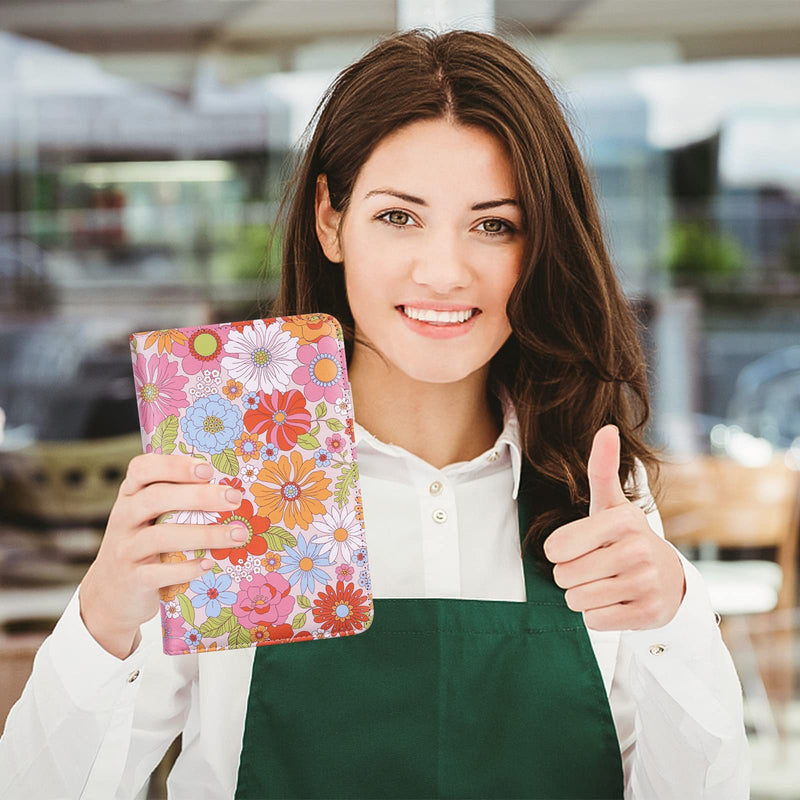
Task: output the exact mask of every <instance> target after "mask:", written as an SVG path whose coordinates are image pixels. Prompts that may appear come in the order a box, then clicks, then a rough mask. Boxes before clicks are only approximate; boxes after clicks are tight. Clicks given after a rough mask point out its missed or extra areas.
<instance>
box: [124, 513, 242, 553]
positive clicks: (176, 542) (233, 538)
mask: <svg viewBox="0 0 800 800" xmlns="http://www.w3.org/2000/svg"><path fill="white" fill-rule="evenodd" d="M249 535H250V531H249V530H248V529H247V528H246V527H245V526H244V525H243V524H242V523H240V522H237V523H234V524H232V525H213V524H209V525H188V524H182V525H173V524H172V523H163V524H160V525H149V526H147V527H146V528H142V529H141V530H139V531H138V532H137V534H136V536H135V537H134V539H133V545H132V547H131V551H130V553H131V559H132V560H133V561H147V560H148V559H151V558H152V557H153V556H155V555H159V554H161V553H173V552H176V551H178V550H212V549H213V550H222V549H223V548H228V547H241V546H242V543H243V542H245V541H247V539H248V537H249Z"/></svg>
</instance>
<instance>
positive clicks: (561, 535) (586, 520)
mask: <svg viewBox="0 0 800 800" xmlns="http://www.w3.org/2000/svg"><path fill="white" fill-rule="evenodd" d="M606 512H607V513H605V514H596V515H595V516H594V517H583V518H582V519H576V520H573V521H572V522H568V523H567V524H566V525H562V526H561V527H559V528H556V529H555V530H554V531H553V532H552V533H551V534H550V535H549V536H548V537H547V539H545V542H544V554H545V556H547V558H548V559H549V560H550V561H552V562H553V563H554V564H561V563H563V562H565V561H573V560H574V559H576V558H580V557H581V556H584V555H586V554H587V553H591V552H592V551H594V550H597V549H598V548H602V547H609V546H610V545H612V544H613V543H614V542H617V541H619V540H620V539H621V538H622V537H623V536H625V534H627V533H629V532H630V531H632V530H636V529H638V528H639V527H640V525H641V521H640V519H639V518H640V517H641V516H642V514H643V512H642V510H641V509H640V508H639V507H638V506H635V505H634V504H633V503H627V504H626V505H624V506H617V507H616V508H610V509H607V510H606Z"/></svg>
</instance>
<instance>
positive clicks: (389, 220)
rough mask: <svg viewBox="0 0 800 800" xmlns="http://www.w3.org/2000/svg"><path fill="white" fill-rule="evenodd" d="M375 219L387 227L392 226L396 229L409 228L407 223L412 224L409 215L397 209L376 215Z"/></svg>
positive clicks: (412, 221)
mask: <svg viewBox="0 0 800 800" xmlns="http://www.w3.org/2000/svg"><path fill="white" fill-rule="evenodd" d="M376 219H379V220H381V222H385V223H386V224H387V225H394V226H395V227H396V228H408V227H411V226H410V225H409V223H414V220H413V219H412V217H411V215H410V214H408V213H407V212H405V211H400V210H399V209H397V208H393V209H391V210H390V211H384V212H383V213H382V214H378V216H377V217H376Z"/></svg>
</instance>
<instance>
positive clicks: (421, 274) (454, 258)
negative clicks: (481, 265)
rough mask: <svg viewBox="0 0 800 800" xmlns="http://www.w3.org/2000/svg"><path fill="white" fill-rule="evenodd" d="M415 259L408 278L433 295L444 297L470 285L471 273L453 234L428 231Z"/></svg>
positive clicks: (456, 236)
mask: <svg viewBox="0 0 800 800" xmlns="http://www.w3.org/2000/svg"><path fill="white" fill-rule="evenodd" d="M426 239H427V241H426V242H425V244H424V246H423V247H422V249H421V250H420V251H419V252H418V253H417V255H416V256H415V257H414V259H413V262H412V267H411V279H412V280H413V281H414V283H417V284H419V285H420V286H426V287H428V288H429V289H430V290H431V291H432V292H434V293H435V294H440V295H447V294H450V293H452V292H453V291H454V290H455V289H463V288H466V287H467V286H469V285H470V284H471V283H472V277H473V276H472V270H471V268H470V266H469V263H468V260H467V258H466V256H465V253H464V252H463V250H462V248H461V246H460V243H459V239H458V235H457V234H456V233H455V232H449V231H439V232H433V231H431V232H429V234H428V236H427V237H426Z"/></svg>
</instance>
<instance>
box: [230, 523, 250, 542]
mask: <svg viewBox="0 0 800 800" xmlns="http://www.w3.org/2000/svg"><path fill="white" fill-rule="evenodd" d="M249 535H250V531H248V530H247V528H246V527H245V526H244V525H242V523H241V522H234V523H232V524H231V539H234V540H235V541H237V542H243V541H244V540H245V539H246V538H247V537H248V536H249Z"/></svg>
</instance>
